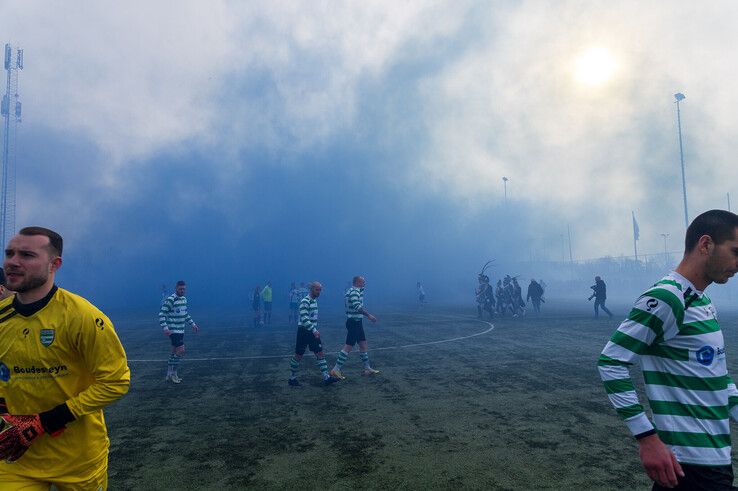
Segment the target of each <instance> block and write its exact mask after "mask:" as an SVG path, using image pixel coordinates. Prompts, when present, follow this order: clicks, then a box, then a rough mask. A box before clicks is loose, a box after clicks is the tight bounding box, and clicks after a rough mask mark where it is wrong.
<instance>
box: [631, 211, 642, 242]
mask: <svg viewBox="0 0 738 491" xmlns="http://www.w3.org/2000/svg"><path fill="white" fill-rule="evenodd" d="M630 213H631V214H632V215H633V240H638V239H639V238H640V236H641V231H640V229H639V228H638V222H637V221H636V215H635V212H634V211H631V212H630Z"/></svg>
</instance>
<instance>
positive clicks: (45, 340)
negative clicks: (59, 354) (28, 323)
mask: <svg viewBox="0 0 738 491" xmlns="http://www.w3.org/2000/svg"><path fill="white" fill-rule="evenodd" d="M55 338H56V330H54V329H41V334H39V339H40V341H41V344H43V345H44V346H46V347H47V348H48V347H49V346H51V343H53V342H54V339H55Z"/></svg>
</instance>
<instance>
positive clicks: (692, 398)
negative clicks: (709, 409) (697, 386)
mask: <svg viewBox="0 0 738 491" xmlns="http://www.w3.org/2000/svg"><path fill="white" fill-rule="evenodd" d="M646 395H647V396H648V399H649V400H651V401H673V402H681V403H682V404H694V405H697V406H727V405H728V390H727V389H726V390H716V391H711V390H690V389H681V388H679V387H668V386H665V385H650V384H648V385H646Z"/></svg>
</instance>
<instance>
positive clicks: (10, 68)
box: [0, 44, 23, 251]
mask: <svg viewBox="0 0 738 491" xmlns="http://www.w3.org/2000/svg"><path fill="white" fill-rule="evenodd" d="M20 70H23V50H22V49H18V48H16V49H13V46H11V45H10V44H6V45H5V71H6V72H7V84H6V86H5V95H3V101H2V106H1V107H0V113H2V117H3V159H2V160H3V161H2V164H3V175H2V183H0V185H2V189H1V190H0V191H1V192H2V196H1V197H0V240H1V241H2V249H1V250H2V251H4V250H5V246H6V244H7V243H8V241H9V240H10V238H11V237H12V236H13V234H14V233H15V147H16V134H17V130H18V123H20V122H21V102H20V96H19V95H18V72H19V71H20Z"/></svg>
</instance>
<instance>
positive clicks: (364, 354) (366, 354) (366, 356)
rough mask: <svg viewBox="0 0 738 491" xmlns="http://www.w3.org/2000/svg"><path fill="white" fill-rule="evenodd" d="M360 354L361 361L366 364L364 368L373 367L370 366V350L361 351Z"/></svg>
mask: <svg viewBox="0 0 738 491" xmlns="http://www.w3.org/2000/svg"><path fill="white" fill-rule="evenodd" d="M359 355H361V362H362V363H363V364H364V369H365V370H366V369H367V368H371V367H370V366H369V352H368V351H359Z"/></svg>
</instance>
